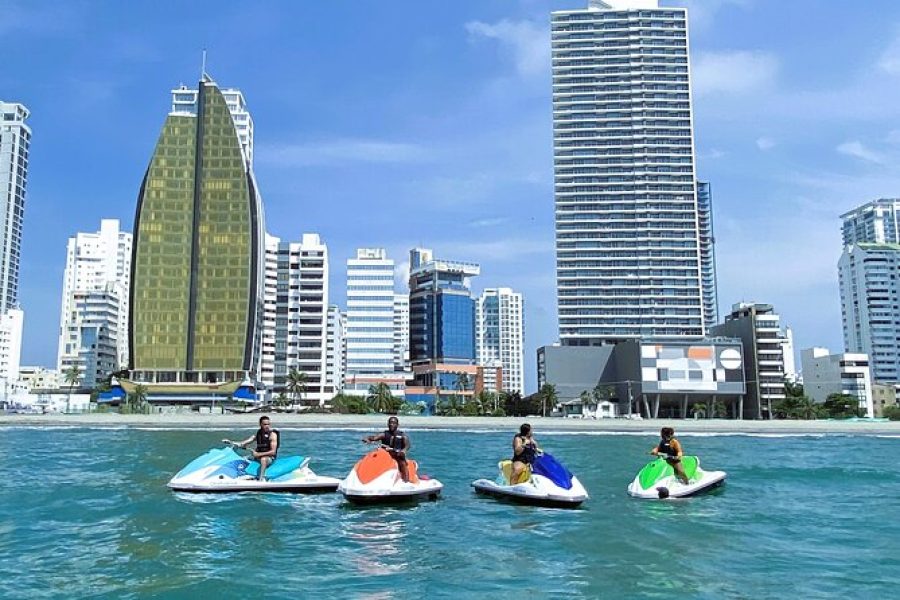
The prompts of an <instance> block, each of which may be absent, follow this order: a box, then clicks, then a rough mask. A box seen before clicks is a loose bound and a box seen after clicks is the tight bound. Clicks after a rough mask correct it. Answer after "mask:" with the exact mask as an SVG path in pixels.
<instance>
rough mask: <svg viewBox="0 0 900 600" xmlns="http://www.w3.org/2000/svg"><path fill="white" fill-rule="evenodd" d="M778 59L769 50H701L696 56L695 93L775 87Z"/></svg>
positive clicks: (722, 92)
mask: <svg viewBox="0 0 900 600" xmlns="http://www.w3.org/2000/svg"><path fill="white" fill-rule="evenodd" d="M777 73H778V59H777V58H776V57H775V55H773V54H771V53H768V52H759V51H754V52H750V51H743V50H742V51H735V52H701V53H699V54H697V56H696V57H695V58H694V65H693V79H694V93H695V94H696V95H697V96H702V95H704V94H715V93H721V94H742V93H745V92H752V91H759V90H763V89H767V88H770V87H772V86H773V84H774V82H775V76H776V75H777Z"/></svg>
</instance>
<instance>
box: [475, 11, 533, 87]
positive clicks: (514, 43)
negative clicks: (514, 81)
mask: <svg viewBox="0 0 900 600" xmlns="http://www.w3.org/2000/svg"><path fill="white" fill-rule="evenodd" d="M466 31H468V32H469V36H470V37H471V38H473V39H477V38H479V37H486V38H490V39H495V40H498V41H499V42H500V43H501V44H502V45H504V46H505V47H506V49H507V50H508V51H510V52H512V55H513V58H514V60H515V62H516V71H517V72H518V73H519V75H522V76H523V77H529V76H535V75H537V76H544V75H546V74H548V73H549V72H550V29H549V28H548V27H547V26H545V25H539V24H537V23H535V22H533V21H510V20H509V19H503V20H502V21H500V22H498V23H494V24H490V23H483V22H481V21H470V22H469V23H466Z"/></svg>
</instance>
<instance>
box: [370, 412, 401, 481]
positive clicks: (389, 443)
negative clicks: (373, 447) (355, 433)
mask: <svg viewBox="0 0 900 600" xmlns="http://www.w3.org/2000/svg"><path fill="white" fill-rule="evenodd" d="M399 427H400V420H399V419H398V418H397V417H391V418H390V419H388V428H387V429H385V430H384V432H382V433H376V434H375V435H370V436H366V437H364V438H363V439H362V441H364V442H365V443H367V444H370V443H372V442H381V445H382V446H384V447H385V450H387V451H388V453H389V454H390V455H391V457H393V459H394V460H395V461H397V470H398V471H400V477H401V478H403V481H409V470H408V468H407V464H406V452H407V450H409V448H410V446H411V444H410V442H409V436H408V435H406V434H405V433H403V432H402V431H400V429H399Z"/></svg>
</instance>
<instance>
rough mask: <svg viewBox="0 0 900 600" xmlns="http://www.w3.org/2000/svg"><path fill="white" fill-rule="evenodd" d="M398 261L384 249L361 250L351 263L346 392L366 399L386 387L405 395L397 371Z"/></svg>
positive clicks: (348, 276)
mask: <svg viewBox="0 0 900 600" xmlns="http://www.w3.org/2000/svg"><path fill="white" fill-rule="evenodd" d="M395 297H396V294H395V293H394V260H393V259H391V258H388V257H387V252H386V251H385V250H384V248H359V249H357V251H356V257H355V258H350V259H347V327H346V329H345V330H344V343H345V346H346V353H347V359H346V365H345V372H344V392H345V393H351V394H358V395H363V394H365V393H366V392H367V391H368V389H369V386H370V385H373V384H378V383H386V384H387V385H388V386H390V387H391V391H392V393H393V394H394V395H402V394H403V393H404V389H405V384H406V380H405V376H404V374H403V373H402V372H397V371H395V369H394V302H395Z"/></svg>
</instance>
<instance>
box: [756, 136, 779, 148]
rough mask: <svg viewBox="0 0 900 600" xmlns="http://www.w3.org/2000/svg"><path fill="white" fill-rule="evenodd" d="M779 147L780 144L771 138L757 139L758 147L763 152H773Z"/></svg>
mask: <svg viewBox="0 0 900 600" xmlns="http://www.w3.org/2000/svg"><path fill="white" fill-rule="evenodd" d="M777 145H778V143H777V142H776V141H775V140H773V139H772V138H770V137H766V136H763V137H760V138H757V139H756V147H757V148H759V149H760V150H762V151H763V152H765V151H766V150H771V149H772V148H774V147H775V146H777Z"/></svg>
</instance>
